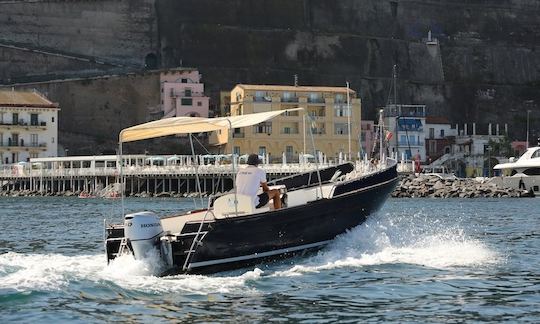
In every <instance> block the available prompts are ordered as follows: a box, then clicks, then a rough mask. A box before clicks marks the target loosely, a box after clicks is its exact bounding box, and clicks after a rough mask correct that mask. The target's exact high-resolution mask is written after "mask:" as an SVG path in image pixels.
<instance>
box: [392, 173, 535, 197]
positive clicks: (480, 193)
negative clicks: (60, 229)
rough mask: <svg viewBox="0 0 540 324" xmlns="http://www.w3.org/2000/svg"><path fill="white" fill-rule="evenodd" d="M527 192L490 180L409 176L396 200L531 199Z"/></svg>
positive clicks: (398, 188) (395, 192) (402, 181)
mask: <svg viewBox="0 0 540 324" xmlns="http://www.w3.org/2000/svg"><path fill="white" fill-rule="evenodd" d="M530 196H531V194H530V193H529V192H527V191H525V190H518V189H512V188H501V187H499V186H497V185H496V184H495V183H493V182H490V181H489V179H488V180H476V179H473V178H440V177H438V176H432V175H420V176H416V175H409V176H406V177H404V178H402V179H401V181H400V183H399V184H398V185H397V187H396V189H395V190H394V192H392V197H395V198H417V197H429V198H502V197H530Z"/></svg>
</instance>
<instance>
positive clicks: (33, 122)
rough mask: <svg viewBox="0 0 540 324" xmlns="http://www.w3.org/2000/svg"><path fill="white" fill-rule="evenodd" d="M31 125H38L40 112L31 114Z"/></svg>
mask: <svg viewBox="0 0 540 324" xmlns="http://www.w3.org/2000/svg"><path fill="white" fill-rule="evenodd" d="M30 125H32V126H37V125H38V114H30Z"/></svg>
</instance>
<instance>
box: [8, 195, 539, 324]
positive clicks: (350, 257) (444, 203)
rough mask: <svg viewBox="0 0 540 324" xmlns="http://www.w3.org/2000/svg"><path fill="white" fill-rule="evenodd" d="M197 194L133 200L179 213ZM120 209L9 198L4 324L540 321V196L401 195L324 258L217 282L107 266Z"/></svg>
mask: <svg viewBox="0 0 540 324" xmlns="http://www.w3.org/2000/svg"><path fill="white" fill-rule="evenodd" d="M193 207H194V203H193V201H191V200H189V199H127V200H126V211H128V212H129V211H139V210H153V211H155V212H157V213H158V214H160V215H167V214H170V213H173V212H176V211H178V210H188V209H191V208H193ZM120 213H121V212H120V202H119V201H118V200H103V199H78V198H58V197H55V198H37V197H28V198H5V197H4V198H0V224H1V227H2V229H1V231H0V322H1V323H10V322H20V323H36V322H37V323H62V322H70V323H94V322H145V323H148V322H156V323H158V322H159V323H161V322H213V323H224V322H234V323H237V322H250V323H253V322H265V323H266V322H298V323H332V322H339V323H358V322H365V321H377V322H379V321H380V322H400V323H404V322H430V323H432V322H540V199H538V198H531V199H510V198H506V199H467V200H466V199H389V200H388V201H387V203H386V204H385V206H384V207H383V209H382V210H381V211H380V212H378V213H377V214H375V215H373V217H371V218H370V219H369V220H368V221H367V222H366V223H365V224H363V225H360V226H358V227H356V228H354V229H352V230H351V231H349V232H347V233H345V234H342V235H340V236H339V237H337V238H336V239H335V240H334V241H333V242H332V243H331V244H330V245H329V246H327V247H325V248H324V249H322V250H321V251H319V252H317V253H314V254H311V255H307V256H303V257H296V258H292V259H287V260H284V261H282V262H279V263H271V264H261V265H259V266H257V267H251V268H244V269H240V270H235V271H229V272H223V273H218V274H214V275H206V276H203V275H179V276H173V277H164V278H159V277H156V276H155V274H156V273H157V269H155V267H154V266H153V263H152V262H151V261H152V260H143V261H136V260H134V259H133V258H132V257H130V256H123V257H121V258H118V259H116V260H115V261H114V262H112V263H111V264H107V260H106V257H105V253H104V246H103V230H104V219H106V221H107V222H119V221H121V215H120Z"/></svg>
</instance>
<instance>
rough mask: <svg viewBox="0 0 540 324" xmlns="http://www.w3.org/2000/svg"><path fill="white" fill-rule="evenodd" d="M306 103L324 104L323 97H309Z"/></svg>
mask: <svg viewBox="0 0 540 324" xmlns="http://www.w3.org/2000/svg"><path fill="white" fill-rule="evenodd" d="M307 103H308V104H322V105H324V104H325V101H324V98H322V97H321V98H309V97H308V99H307Z"/></svg>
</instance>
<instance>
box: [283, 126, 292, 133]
mask: <svg viewBox="0 0 540 324" xmlns="http://www.w3.org/2000/svg"><path fill="white" fill-rule="evenodd" d="M290 133H291V128H290V127H283V134H290Z"/></svg>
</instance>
